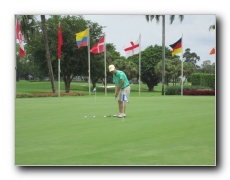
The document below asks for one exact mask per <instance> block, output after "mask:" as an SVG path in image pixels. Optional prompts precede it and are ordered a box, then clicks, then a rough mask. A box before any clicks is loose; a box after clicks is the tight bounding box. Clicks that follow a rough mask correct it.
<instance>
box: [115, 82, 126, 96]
mask: <svg viewBox="0 0 230 180" xmlns="http://www.w3.org/2000/svg"><path fill="white" fill-rule="evenodd" d="M123 84H124V80H123V79H120V84H119V86H116V87H115V97H117V96H118V93H119V91H120V90H121V88H122V86H123Z"/></svg>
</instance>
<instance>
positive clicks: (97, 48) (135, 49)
mask: <svg viewBox="0 0 230 180" xmlns="http://www.w3.org/2000/svg"><path fill="white" fill-rule="evenodd" d="M78 35H79V37H78ZM16 39H17V40H18V41H19V45H20V56H21V57H22V58H24V56H25V50H24V45H23V42H22V34H21V30H20V24H19V22H18V20H17V19H16ZM85 39H87V42H86V41H85ZM76 41H77V42H76V43H77V45H78V48H80V47H82V46H88V85H89V95H90V94H91V93H90V92H91V91H90V80H91V77H90V52H92V53H94V54H98V53H102V52H104V65H105V79H104V87H105V96H106V95H107V74H106V41H105V35H104V36H103V37H102V38H101V39H100V40H99V42H98V43H97V44H95V45H94V46H93V47H92V49H91V50H90V28H87V29H86V30H85V31H82V32H80V33H77V34H76ZM182 43H183V34H182V37H181V38H180V39H179V40H178V41H177V42H175V43H174V44H171V45H169V46H170V47H171V48H172V56H174V55H175V54H178V53H181V95H183V45H182ZM62 45H63V40H62V28H61V25H60V22H59V24H58V96H59V97H60V73H61V67H60V59H61V47H62ZM101 47H102V48H101ZM124 51H125V52H126V57H129V56H133V55H134V54H138V53H139V96H140V83H141V34H140V35H139V39H138V40H137V41H131V42H129V43H128V45H126V46H125V47H124ZM215 53H216V52H215V48H213V49H212V50H211V52H210V55H212V54H215Z"/></svg>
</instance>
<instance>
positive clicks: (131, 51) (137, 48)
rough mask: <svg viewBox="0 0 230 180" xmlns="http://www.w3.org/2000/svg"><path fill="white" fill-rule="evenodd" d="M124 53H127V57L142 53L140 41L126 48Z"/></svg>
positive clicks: (130, 43)
mask: <svg viewBox="0 0 230 180" xmlns="http://www.w3.org/2000/svg"><path fill="white" fill-rule="evenodd" d="M124 51H125V53H126V57H129V56H133V55H134V54H138V53H139V52H140V40H139V39H138V40H136V41H131V42H129V43H128V44H126V45H125V46H124Z"/></svg>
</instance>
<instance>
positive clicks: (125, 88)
mask: <svg viewBox="0 0 230 180" xmlns="http://www.w3.org/2000/svg"><path fill="white" fill-rule="evenodd" d="M109 72H111V73H112V74H113V82H114V83H115V98H116V97H118V107H119V113H118V115H115V116H117V117H119V118H123V117H126V114H125V110H126V102H123V101H122V96H124V95H125V96H126V98H127V100H128V99H129V95H130V85H129V80H128V78H127V76H126V74H125V73H124V72H123V71H121V70H117V69H116V68H115V66H114V65H112V64H111V65H109ZM123 105H124V106H123Z"/></svg>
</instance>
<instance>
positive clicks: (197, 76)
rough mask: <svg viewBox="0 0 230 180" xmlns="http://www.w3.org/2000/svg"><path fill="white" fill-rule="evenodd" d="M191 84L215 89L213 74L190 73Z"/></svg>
mask: <svg viewBox="0 0 230 180" xmlns="http://www.w3.org/2000/svg"><path fill="white" fill-rule="evenodd" d="M191 83H192V86H197V85H199V86H207V87H210V88H212V89H214V90H215V74H205V73H194V74H192V75H191Z"/></svg>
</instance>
